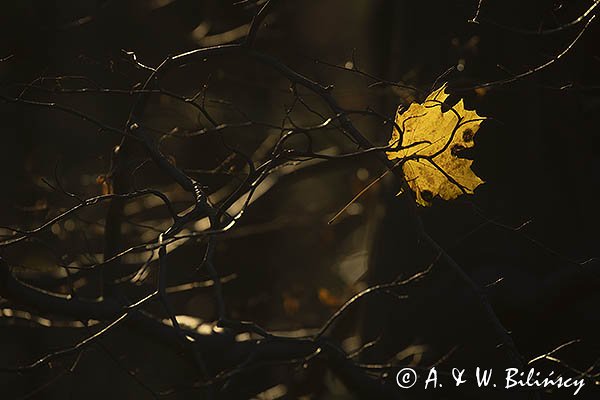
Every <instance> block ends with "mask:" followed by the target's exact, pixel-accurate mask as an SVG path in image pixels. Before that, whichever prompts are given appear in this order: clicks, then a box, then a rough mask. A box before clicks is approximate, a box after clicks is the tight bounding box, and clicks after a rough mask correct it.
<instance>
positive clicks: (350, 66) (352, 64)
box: [344, 60, 354, 69]
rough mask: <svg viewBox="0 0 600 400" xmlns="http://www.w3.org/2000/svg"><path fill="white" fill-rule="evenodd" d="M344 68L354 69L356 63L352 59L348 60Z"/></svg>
mask: <svg viewBox="0 0 600 400" xmlns="http://www.w3.org/2000/svg"><path fill="white" fill-rule="evenodd" d="M344 68H347V69H354V63H353V62H352V61H351V60H348V61H346V63H345V64H344Z"/></svg>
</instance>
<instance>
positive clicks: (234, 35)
mask: <svg viewBox="0 0 600 400" xmlns="http://www.w3.org/2000/svg"><path fill="white" fill-rule="evenodd" d="M249 29H250V24H244V25H241V26H238V27H237V28H233V29H230V30H228V31H226V32H222V33H217V34H214V35H209V36H204V37H202V38H201V39H199V40H196V42H197V43H198V44H200V45H201V46H218V45H221V44H227V43H231V42H233V41H235V40H238V39H241V38H243V37H244V36H246V35H247V34H248V30H249Z"/></svg>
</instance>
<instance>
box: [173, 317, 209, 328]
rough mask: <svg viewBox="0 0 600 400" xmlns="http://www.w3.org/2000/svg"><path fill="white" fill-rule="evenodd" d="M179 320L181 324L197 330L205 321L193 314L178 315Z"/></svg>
mask: <svg viewBox="0 0 600 400" xmlns="http://www.w3.org/2000/svg"><path fill="white" fill-rule="evenodd" d="M176 318H177V322H179V324H180V325H183V326H186V327H188V328H189V329H192V330H196V329H198V327H199V326H200V325H202V323H203V322H204V321H203V320H202V319H200V318H197V317H192V316H191V315H177V316H176Z"/></svg>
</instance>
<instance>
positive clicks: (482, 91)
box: [475, 87, 488, 96]
mask: <svg viewBox="0 0 600 400" xmlns="http://www.w3.org/2000/svg"><path fill="white" fill-rule="evenodd" d="M487 92H488V89H487V88H484V87H478V88H475V94H476V95H477V96H485V95H486V94H487Z"/></svg>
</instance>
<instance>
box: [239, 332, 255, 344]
mask: <svg viewBox="0 0 600 400" xmlns="http://www.w3.org/2000/svg"><path fill="white" fill-rule="evenodd" d="M250 339H252V335H251V334H250V333H249V332H244V333H240V334H238V335H236V336H235V341H236V342H247V341H248V340H250Z"/></svg>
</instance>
